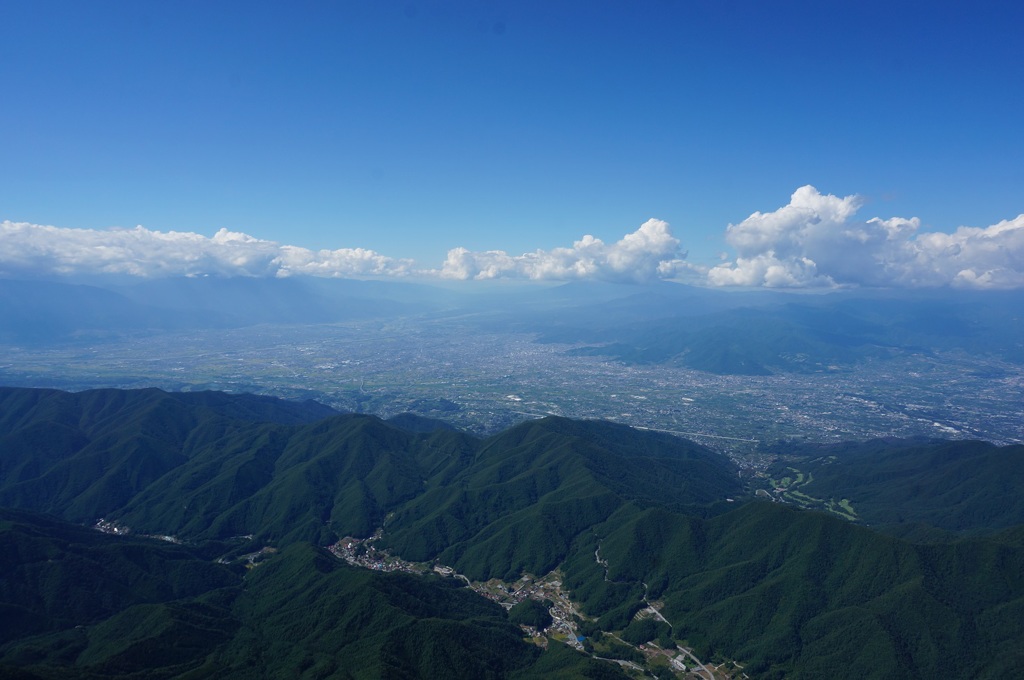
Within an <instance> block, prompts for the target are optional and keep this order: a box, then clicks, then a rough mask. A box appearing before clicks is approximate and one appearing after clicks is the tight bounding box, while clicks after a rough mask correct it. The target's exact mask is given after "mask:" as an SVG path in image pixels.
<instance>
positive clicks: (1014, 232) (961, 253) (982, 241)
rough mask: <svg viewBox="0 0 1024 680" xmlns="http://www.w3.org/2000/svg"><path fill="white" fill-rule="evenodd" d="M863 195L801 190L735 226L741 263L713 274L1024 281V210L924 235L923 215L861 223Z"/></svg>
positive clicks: (938, 282)
mask: <svg viewBox="0 0 1024 680" xmlns="http://www.w3.org/2000/svg"><path fill="white" fill-rule="evenodd" d="M860 207H861V200H860V198H859V197H857V196H847V197H845V198H839V197H837V196H833V195H831V194H828V195H822V194H821V193H819V192H818V190H817V189H815V188H814V187H812V186H804V187H800V188H799V189H797V190H796V191H795V192H794V193H793V196H792V197H791V199H790V202H789V204H788V205H786V206H783V207H782V208H779V209H778V210H776V211H775V212H770V213H760V212H755V213H754V214H753V215H751V216H750V217H748V218H747V219H745V220H743V221H742V222H740V223H739V224H733V225H729V227H728V229H727V230H726V240H727V241H728V242H729V244H730V245H732V246H733V247H734V248H735V249H736V254H737V257H736V260H735V261H734V262H726V263H723V264H720V265H718V266H716V267H713V268H711V269H710V270H709V271H708V281H709V282H710V283H712V284H713V285H719V286H766V287H777V288H805V287H833V286H856V285H864V286H908V287H928V286H957V287H968V288H1016V287H1021V286H1024V215H1020V216H1018V217H1017V218H1016V219H1014V220H1007V221H1004V222H1000V223H999V224H996V225H993V226H990V227H987V228H984V229H980V228H976V227H960V228H959V229H957V230H956V231H955V232H953V233H952V234H946V233H942V232H925V233H920V232H919V230H920V226H921V223H920V220H918V219H917V218H910V219H905V218H901V217H894V218H891V219H887V220H883V219H880V218H877V217H876V218H872V219H869V220H867V221H858V220H856V219H855V215H856V213H857V211H858V209H859V208H860Z"/></svg>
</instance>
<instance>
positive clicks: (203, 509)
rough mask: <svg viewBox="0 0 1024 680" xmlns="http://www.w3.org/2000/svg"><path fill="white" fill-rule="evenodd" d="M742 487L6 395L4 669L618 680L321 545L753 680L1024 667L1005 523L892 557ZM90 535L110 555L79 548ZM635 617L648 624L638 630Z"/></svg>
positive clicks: (396, 437) (575, 446)
mask: <svg viewBox="0 0 1024 680" xmlns="http://www.w3.org/2000/svg"><path fill="white" fill-rule="evenodd" d="M990 448H991V449H994V450H995V451H997V452H999V451H1001V450H999V449H995V447H990ZM1011 453H1012V452H1011ZM1008 455H1009V454H1008ZM947 458H948V459H951V460H952V461H953V462H954V463H956V462H957V461H956V456H947ZM937 467H942V465H937ZM737 472H738V470H737V469H736V468H735V467H734V466H733V464H732V463H731V462H729V461H728V460H727V459H726V458H724V457H722V456H719V455H717V454H714V453H712V452H710V451H708V450H707V449H704V448H703V447H701V446H699V445H696V444H693V443H691V442H688V441H685V440H681V439H678V438H674V437H670V436H667V435H663V434H658V433H654V432H648V431H637V430H633V429H630V428H627V427H624V426H618V425H612V424H609V423H603V422H596V421H572V420H567V419H563V418H544V419H541V420H535V421H531V422H526V423H523V424H521V425H518V426H516V427H513V428H511V429H509V430H506V431H505V432H502V433H499V434H497V435H495V436H493V437H490V438H486V439H480V438H476V437H472V436H469V435H467V434H465V433H462V432H458V431H454V430H452V429H451V428H448V427H445V426H443V424H440V423H436V422H433V421H429V420H426V419H420V418H415V417H403V418H398V419H395V421H394V422H386V421H382V420H380V419H378V418H376V417H372V416H364V415H356V414H337V413H334V412H332V411H331V410H330V409H326V408H325V407H323V406H320V405H319V404H315V403H312V402H307V403H301V404H300V403H292V402H285V401H279V400H275V399H267V398H261V397H252V396H246V395H239V396H233V395H226V394H222V393H211V392H207V393H183V394H169V393H165V392H162V391H159V390H138V391H123V390H93V391H88V392H81V393H74V394H72V393H66V392H59V391H54V390H31V389H15V388H2V389H0V507H2V508H6V509H4V510H2V514H0V559H2V560H3V563H2V567H3V577H2V578H0V612H2V613H3V614H4V616H3V617H2V620H3V622H4V624H3V625H2V626H0V673H6V674H7V675H10V676H11V677H26V678H63V677H110V676H116V675H122V676H128V675H130V676H131V677H193V678H199V677H213V676H217V677H229V678H230V677H237V678H242V677H246V678H249V677H268V678H269V677H280V676H282V675H288V676H289V677H303V678H306V677H308V678H314V677H317V678H324V677H331V678H334V677H337V678H348V677H354V678H376V677H395V678H408V677H439V676H445V675H448V676H452V677H493V678H502V677H511V678H514V677H524V678H525V677H620V676H621V675H622V671H621V669H620V667H619V666H618V665H616V664H612V663H609V662H604V661H599V660H596V659H593V658H589V657H587V656H584V655H582V654H579V653H577V652H575V651H573V650H572V649H570V648H569V647H568V646H565V645H561V644H555V643H552V644H551V645H549V646H548V647H547V649H546V650H543V651H542V650H541V648H539V647H537V646H535V645H532V644H529V643H528V642H527V641H526V640H524V639H523V637H522V634H521V631H520V629H519V627H518V626H516V625H514V624H513V623H512V622H511V621H510V620H509V618H508V615H507V614H506V613H505V611H504V610H503V609H502V608H501V607H498V606H497V605H495V604H493V603H491V602H488V601H487V600H485V599H483V598H481V597H479V596H478V595H476V594H474V593H472V592H470V591H469V590H468V589H466V588H464V587H461V586H460V584H461V583H462V581H458V580H453V579H445V578H441V577H439V576H413V575H408V574H393V573H381V572H374V571H369V570H362V569H357V568H354V567H350V566H349V565H347V564H345V563H344V562H343V561H341V560H339V559H337V558H335V557H334V556H333V555H331V554H330V553H328V552H327V551H326V550H324V549H323V546H325V545H328V544H331V543H333V542H335V541H337V540H338V539H339V538H341V537H345V536H351V537H355V538H364V537H368V536H370V535H371V534H373V533H374V532H375V531H377V530H378V529H380V528H381V527H383V535H382V537H381V539H380V542H381V545H382V546H385V547H387V548H388V549H389V550H390V551H391V552H392V553H393V554H395V555H398V556H401V557H402V558H404V559H406V560H410V561H416V562H427V563H431V562H433V563H439V564H442V565H446V566H449V567H452V568H454V569H455V571H457V572H459V573H460V574H462V575H465V576H466V577H468V578H469V579H472V580H474V581H484V580H487V579H492V578H499V579H503V580H505V581H512V580H515V579H517V578H518V577H519V576H520V575H521V574H522V573H524V572H525V573H531V574H535V575H542V574H545V573H547V572H550V571H552V570H555V569H558V570H560V574H561V578H562V579H563V581H564V585H565V587H566V588H568V589H569V592H571V594H572V597H573V599H574V600H575V601H577V602H578V603H579V604H580V606H581V607H582V612H583V613H584V614H585V615H586V618H585V620H580V622H579V623H580V626H581V629H586V630H587V631H588V633H587V634H588V635H590V634H597V631H619V632H621V635H623V636H624V637H623V639H626V640H642V639H653V638H654V637H658V638H659V639H661V640H671V639H675V640H679V641H685V642H686V643H688V644H689V645H690V646H691V647H693V648H694V649H695V651H697V652H698V653H699V654H701V655H714V654H721V655H723V656H725V657H727V658H733V659H737V660H738V661H740V662H742V663H743V664H744V666H745V671H746V672H747V673H748V674H749V675H750V677H797V678H800V677H804V678H816V677H837V678H842V677H851V678H852V677H877V678H884V677H920V678H924V677H935V676H937V675H942V676H945V677H964V678H967V677H972V678H973V677H1001V676H1004V675H1013V674H1014V673H1015V672H1019V671H1020V670H1021V669H1022V668H1024V652H1022V651H1021V650H1022V649H1024V646H1022V644H1021V642H1022V641H1024V626H1022V624H1021V623H1020V622H1021V621H1024V616H1022V614H1024V534H1022V531H1021V527H1020V526H1019V524H1020V522H1019V518H1018V519H1016V520H1014V519H1013V518H1014V517H1017V515H1015V514H1014V513H1015V512H1016V509H1015V508H1016V506H1013V507H1011V509H1010V510H1008V511H1007V512H1006V513H1004V515H1003V516H1002V517H1003V519H1002V520H1001V523H1000V525H999V526H1000V527H1002V528H1001V529H1000V530H999V531H988V532H984V533H979V532H978V531H977V529H979V528H982V527H980V526H979V523H981V524H983V523H984V518H983V516H981V515H976V514H971V513H969V512H967V510H965V511H964V512H965V516H966V517H968V518H974V519H973V521H974V524H973V525H971V526H959V527H954V528H953V529H949V527H946V529H947V530H950V531H959V530H962V529H973V530H974V531H972V533H971V534H970V535H967V534H958V533H950V534H946V536H947V538H948V540H945V541H931V542H928V543H913V542H909V541H906V540H903V539H901V538H898V537H896V536H892V535H886V534H880V533H878V532H876V531H874V530H872V529H870V528H866V527H863V526H858V525H856V524H853V523H851V522H849V521H846V520H843V519H839V518H837V517H834V516H831V515H828V514H825V513H820V512H812V511H803V510H799V509H796V508H794V507H791V506H788V505H784V504H780V503H771V502H767V501H756V500H751V499H750V496H749V494H748V490H745V489H744V488H743V486H742V485H741V480H740V477H739V475H738V474H737ZM958 474H960V475H961V476H962V477H964V478H970V476H971V473H970V470H969V469H967V468H963V467H961V468H958ZM818 475H819V476H820V479H821V480H822V481H821V483H822V484H826V483H828V484H840V483H841V480H838V479H831V480H827V479H826V475H825V474H823V473H818ZM903 479H904V481H905V483H906V484H910V485H914V484H917V485H920V484H921V483H922V482H921V479H920V477H913V476H912V475H905V476H904V478H903ZM965 484H968V482H965ZM895 486H898V482H894V487H895ZM837 493H838V492H837ZM889 494H890V495H889V496H888V498H889V501H887V502H890V501H891V502H895V503H897V504H898V502H899V500H900V492H898V491H896V490H891V491H890V492H889ZM906 495H908V496H909V492H908V494H906ZM972 502H973V501H972V500H971V498H970V497H966V500H965V501H964V503H965V504H968V505H969V504H970V503H972ZM101 518H102V519H103V520H104V522H105V523H106V524H107V526H113V527H119V528H130V529H131V534H129V535H127V536H124V535H122V536H112V535H105V534H101V533H100V532H97V531H94V530H92V529H88V528H85V527H83V526H81V525H89V524H93V523H95V522H96V521H97V520H99V519H101ZM928 519H929V516H928V515H927V514H922V515H920V516H919V517H917V521H920V522H927V521H928ZM964 521H965V522H967V520H964ZM993 528H995V527H993ZM140 534H143V535H154V536H165V537H173V538H174V539H175V540H177V541H181V542H182V544H180V545H171V544H169V543H167V542H165V541H157V540H155V539H152V538H145V537H142V536H139V535H140ZM245 555H249V558H248V559H249V560H250V566H251V565H252V564H253V560H257V559H258V560H260V561H259V566H258V567H257V568H254V569H245V568H243V566H242V563H244V562H245V561H246V560H245V559H242V560H241V561H239V560H238V559H237V558H238V557H240V556H245ZM225 556H226V557H228V558H230V559H225ZM218 558H219V559H218ZM126 584H131V585H130V586H129V585H126ZM655 600H658V601H659V602H660V603H661V605H660V606H661V611H662V613H663V614H664V616H665V618H666V619H667V621H668V623H661V622H654V621H651V620H642V619H634V615H635V614H636V613H637V612H638V611H640V610H641V609H643V608H645V607H647V606H648V603H649V602H653V601H655ZM521 615H522V613H521V612H519V610H517V614H516V616H517V617H518V616H521ZM19 674H20V675H19Z"/></svg>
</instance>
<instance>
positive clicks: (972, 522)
mask: <svg viewBox="0 0 1024 680" xmlns="http://www.w3.org/2000/svg"><path fill="white" fill-rule="evenodd" d="M779 450H780V451H784V452H785V453H786V454H787V455H786V459H785V461H784V462H780V463H778V464H776V465H775V466H774V467H773V468H772V470H771V474H772V476H773V477H776V478H784V477H790V478H794V477H796V476H797V475H798V474H799V475H802V477H801V483H800V485H799V492H800V493H802V494H804V495H805V496H807V497H812V498H817V499H822V500H825V501H832V500H834V501H840V500H843V499H845V500H846V501H847V507H848V508H850V509H851V510H852V511H853V512H854V513H856V514H855V517H856V518H857V519H859V520H861V521H863V522H865V523H867V524H868V525H870V526H873V527H877V528H882V529H884V530H886V531H890V532H893V533H897V534H901V535H911V534H912V535H920V536H927V535H929V534H934V533H935V532H934V529H941V530H943V531H946V532H964V531H969V532H990V531H993V530H996V529H1002V528H1005V527H1010V526H1015V525H1019V524H1024V494H1022V493H1021V489H1024V446H1021V445H1015V446H995V445H993V444H989V443H987V442H978V441H891V440H875V441H868V442H848V443H844V444H833V445H814V444H804V445H801V446H792V445H786V446H780V447H779ZM794 471H795V472H794ZM940 535H941V534H940Z"/></svg>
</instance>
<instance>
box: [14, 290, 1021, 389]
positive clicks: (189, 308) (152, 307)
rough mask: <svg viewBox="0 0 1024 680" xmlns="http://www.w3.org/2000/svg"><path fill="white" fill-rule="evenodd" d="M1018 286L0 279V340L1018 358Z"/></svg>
mask: <svg viewBox="0 0 1024 680" xmlns="http://www.w3.org/2000/svg"><path fill="white" fill-rule="evenodd" d="M1021 309H1024V292H1021V291H985V292H976V291H949V290H945V291H941V292H935V291H920V292H913V291H911V292H907V291H903V292H887V291H871V290H865V291H839V292H834V293H830V294H822V295H798V294H786V293H772V292H765V291H759V292H746V293H743V292H739V293H737V292H724V291H720V290H711V289H705V288H694V287H691V286H684V285H681V284H676V283H667V282H659V283H656V284H649V285H624V284H623V285H612V284H600V283H590V284H580V283H573V284H565V285H562V286H554V287H551V286H530V287H494V288H485V289H482V290H478V291H475V292H467V291H462V292H455V291H453V290H449V289H444V288H438V287H434V286H427V285H422V284H413V283H396V282H382V281H355V280H333V279H330V280H328V279H316V278H310V277H296V278H288V279H255V278H254V279H246V278H214V277H210V278H195V279H190V278H177V279H174V278H172V279H157V280H144V281H129V280H127V279H103V278H98V279H91V280H89V281H88V282H77V283H72V282H61V281H22V280H11V279H0V343H13V344H18V343H23V344H24V343H28V344H33V345H37V346H38V345H47V344H68V343H79V342H89V343H95V342H102V341H103V340H106V339H116V338H119V337H123V336H127V335H139V334H153V333H165V332H173V331H185V330H196V329H223V328H242V327H248V326H254V325H259V324H278V325H315V324H328V323H337V322H345V321H354V320H370V319H376V320H386V319H393V318H412V317H429V318H432V319H444V318H446V317H457V318H459V319H460V320H461V321H462V322H466V321H467V319H472V320H473V323H476V324H478V325H479V326H480V327H481V328H486V329H488V330H499V331H501V330H504V331H509V330H513V331H519V332H528V333H531V334H535V335H536V336H537V337H538V339H539V341H541V342H557V343H570V344H573V345H577V346H578V347H576V348H575V349H573V350H572V352H573V353H575V354H580V355H596V356H606V357H610V358H613V359H616V360H619V361H623V362H626V363H634V364H661V363H670V364H674V365H679V366H684V367H687V368H692V369H696V370H700V371H706V372H709V373H716V374H725V375H733V374H734V375H767V374H771V373H812V372H822V371H829V370H836V369H842V368H848V367H851V366H853V365H855V364H857V363H858V362H861V361H865V360H870V359H884V358H886V357H889V356H896V355H899V354H906V353H931V352H936V351H960V352H967V353H971V354H974V355H978V356H990V357H994V358H997V359H999V360H1002V361H1008V362H1011V363H1014V364H1024V315H1022V313H1021V311H1020V310H1021Z"/></svg>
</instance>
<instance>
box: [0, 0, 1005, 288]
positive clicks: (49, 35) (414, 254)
mask: <svg viewBox="0 0 1024 680" xmlns="http://www.w3.org/2000/svg"><path fill="white" fill-rule="evenodd" d="M0 25H2V26H3V27H4V28H3V40H0V88H2V89H0V92H2V94H3V99H4V101H5V103H4V105H3V106H0V157H2V158H3V162H2V163H0V220H8V221H10V222H14V223H28V224H32V225H53V226H56V227H60V228H65V229H89V230H106V229H108V228H110V227H126V228H131V227H135V226H136V225H143V226H144V227H146V228H147V229H149V230H155V231H160V232H167V231H171V230H175V231H183V232H195V233H198V234H202V235H204V236H207V237H212V236H213V235H214V234H215V233H217V232H218V231H219V230H221V229H226V230H228V231H229V232H240V233H244V234H246V235H249V236H251V237H253V238H256V239H264V240H270V241H275V242H277V243H280V244H289V245H294V246H297V247H300V248H306V249H311V250H319V249H327V250H335V249H353V248H363V249H369V250H372V251H375V253H378V254H382V255H384V256H387V257H390V258H414V259H415V260H416V263H417V266H419V267H422V268H437V267H440V266H441V265H442V263H443V262H444V261H445V258H446V255H447V254H448V252H449V250H450V249H452V248H456V247H461V248H465V249H466V250H467V251H468V252H469V253H481V252H483V251H490V250H501V251H505V252H506V253H508V254H510V255H512V256H516V255H519V254H522V253H530V252H533V251H536V250H538V249H541V250H543V251H545V252H548V251H551V250H552V249H557V248H570V247H572V245H573V243H574V242H576V241H578V240H579V239H580V238H581V237H583V236H584V235H585V234H592V235H594V236H595V237H597V238H598V239H601V240H603V241H604V242H605V243H607V244H612V243H615V242H616V241H618V240H619V239H622V238H623V236H624V235H626V234H630V233H633V232H635V231H636V230H638V229H639V228H640V226H641V225H642V224H644V223H645V222H647V220H648V219H649V218H657V219H659V220H664V221H666V222H668V223H669V224H670V225H671V235H672V236H673V237H674V238H675V239H677V240H678V242H679V243H678V247H679V249H680V251H688V256H687V257H686V261H687V262H688V263H692V264H694V265H697V266H700V265H714V264H716V263H717V262H718V261H719V259H718V256H719V253H723V252H724V253H726V254H727V263H734V262H735V263H738V260H736V258H737V257H746V258H747V260H751V261H752V258H755V257H758V256H763V255H764V254H765V253H767V252H769V251H768V250H767V249H766V248H767V246H764V248H762V250H761V251H758V250H757V249H756V248H755V249H753V250H751V249H750V242H749V239H748V241H746V242H744V241H743V240H742V239H740V240H737V238H736V236H737V234H739V232H737V234H734V235H733V237H730V236H729V234H728V233H727V227H728V225H730V224H737V225H738V224H740V223H743V222H744V220H745V219H746V218H747V217H748V216H750V215H751V213H754V212H755V211H761V212H762V213H772V212H773V211H779V210H780V209H784V208H785V207H786V206H787V205H789V206H792V200H791V198H790V197H791V195H793V194H794V192H796V191H797V190H798V189H799V188H800V187H803V186H805V185H813V186H814V187H816V188H817V190H818V192H820V194H821V195H823V196H828V195H830V194H832V195H834V196H832V198H834V199H836V200H841V199H846V198H848V197H853V196H856V197H857V198H856V199H855V201H856V211H855V212H856V215H857V217H856V219H857V220H859V222H857V224H858V225H860V224H862V223H864V222H866V221H868V220H869V219H870V218H872V217H880V218H885V219H888V218H892V217H900V218H912V217H917V218H920V222H919V223H918V224H917V226H915V227H914V230H915V236H914V238H919V236H920V235H921V234H925V233H926V234H932V233H933V232H935V233H940V234H941V233H952V232H954V230H955V229H956V228H957V227H960V226H962V225H968V226H973V227H979V228H986V227H989V226H991V225H996V224H998V223H999V222H1001V221H1003V220H1013V219H1014V218H1016V217H1017V216H1018V215H1020V214H1021V213H1022V212H1024V163H1022V159H1024V125H1022V124H1021V122H1020V120H1021V116H1022V113H1021V112H1022V111H1024V53H1022V50H1021V48H1020V45H1019V43H1020V39H1019V29H1020V27H1021V26H1022V25H1024V9H1020V6H1019V5H1018V3H1012V2H999V3H991V2H990V3H985V2H982V3H972V4H968V3H961V2H896V3H893V2H886V3H875V2H858V3H828V2H820V0H819V1H818V2H777V3H776V2H729V1H723V0H716V1H710V2H671V1H658V2H640V3H623V2H562V3H532V2H501V1H497V0H488V1H481V2H444V3H434V2H394V3H391V2H344V3H328V2H308V3H288V4H287V5H286V4H285V3H259V2H244V3H232V2H217V3H209V2H140V1H137V0H136V1H133V2H112V1H108V2H94V3H83V2H47V1H46V0H40V1H38V2H24V3H4V4H3V5H2V7H0ZM812 202H813V201H812ZM805 203H806V202H805ZM810 219H812V220H819V219H820V217H819V216H817V213H815V216H812V218H810ZM843 219H844V220H845V219H854V218H852V217H849V218H847V217H844V218H843ZM842 224H843V225H846V224H847V222H842ZM1021 226H1022V231H1021V233H1024V223H1022V225H1021ZM844 228H845V227H844ZM740 231H743V230H742V229H741V230H740ZM891 231H892V230H891V229H890V232H891ZM638 233H639V232H638ZM801 233H803V232H801ZM739 235H740V236H742V234H739ZM864 238H865V239H868V238H869V237H864ZM1014 238H1015V239H1016V240H1014V241H1012V242H1008V243H1010V246H1011V247H1015V246H1014V244H1018V243H1020V240H1019V238H1017V236H1014ZM862 240H863V239H862ZM12 242H13V241H12ZM801 244H804V241H801ZM775 245H776V244H773V246H772V248H771V249H770V250H771V252H772V253H773V255H772V256H773V257H776V255H775V254H776V253H777V252H778V250H779V248H777V247H775ZM659 247H660V246H659ZM1001 247H1002V248H1003V249H1004V250H1005V246H1001ZM744 248H747V252H743V249H744ZM3 249H4V246H3V244H2V243H0V256H2V255H3ZM798 250H799V252H797V251H794V253H795V254H793V257H795V258H796V259H794V260H792V262H795V263H797V264H799V262H800V261H802V260H801V258H802V259H807V258H808V253H809V252H810V251H809V250H806V249H804V248H803V246H802V245H801V249H798ZM1014 254H1015V255H1021V254H1020V253H1014ZM679 255H681V252H680V253H679ZM873 256H878V255H877V253H875V255H873ZM1022 256H1024V255H1022ZM779 258H781V256H778V257H777V258H776V259H779ZM1011 259H1012V261H1009V262H1003V263H1002V264H1000V265H999V266H1000V267H1002V268H1003V269H1006V268H1007V267H1009V271H1010V273H1011V274H1022V272H1021V267H1019V266H1018V264H1017V263H1018V261H1019V259H1020V258H1019V257H1015V258H1011ZM762 264H764V263H762ZM791 264H792V263H791V262H790V261H788V260H786V261H783V265H784V269H785V273H786V274H793V275H794V276H796V278H795V279H793V280H794V281H797V280H804V279H799V272H797V271H796V269H794V266H795V265H794V266H790V265H791ZM473 266H474V267H475V268H474V269H471V270H470V274H471V275H472V274H473V273H474V272H478V271H480V270H481V267H483V266H484V265H481V264H480V263H479V262H474V265H473ZM956 266H957V267H962V266H966V265H963V263H960V264H957V265H956ZM971 266H972V267H973V269H971V271H972V272H973V274H971V276H975V277H977V276H981V275H983V274H984V273H985V272H984V271H983V270H985V271H991V267H995V266H996V265H992V264H991V263H989V262H987V261H986V262H982V263H981V264H980V265H979V266H974V264H971ZM986 267H989V270H986ZM735 268H736V269H737V270H740V269H742V263H738V264H735ZM766 268H770V263H768V264H765V266H764V267H762V269H763V270H764V271H761V272H760V274H756V273H755V274H756V275H754V276H753V278H750V277H747V278H744V276H745V274H744V276H739V275H737V276H735V277H732V278H733V279H735V281H733V282H734V283H749V284H752V285H758V284H759V283H763V282H767V281H768V274H766V273H765V272H766V271H767V269H766ZM836 271H838V270H836ZM957 271H960V270H957ZM744 272H746V270H744ZM840 273H841V272H840ZM954 273H955V272H954ZM762 274H763V276H761V275H762ZM837 275H838V274H836V273H835V272H833V271H831V270H830V271H829V272H825V271H823V270H821V271H817V272H812V273H811V275H809V276H810V278H806V281H812V280H813V281H832V282H833V283H836V282H838V283H840V284H842V283H843V281H842V280H840V279H839V278H836V277H837ZM759 276H761V278H758V277H759ZM822 276H824V278H822ZM719 278H722V277H719ZM725 278H729V277H725ZM1011 279H1012V280H1014V281H1015V280H1016V279H1015V278H1014V277H1013V276H1011V277H1010V279H1005V278H1004V279H1003V280H1006V281H1009V280H1011ZM776 280H777V281H782V285H786V284H785V282H786V280H788V279H776ZM1014 285H1015V284H1014Z"/></svg>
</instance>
